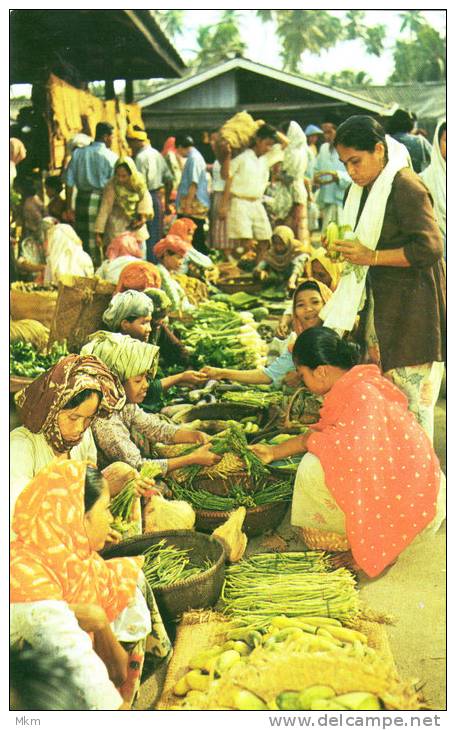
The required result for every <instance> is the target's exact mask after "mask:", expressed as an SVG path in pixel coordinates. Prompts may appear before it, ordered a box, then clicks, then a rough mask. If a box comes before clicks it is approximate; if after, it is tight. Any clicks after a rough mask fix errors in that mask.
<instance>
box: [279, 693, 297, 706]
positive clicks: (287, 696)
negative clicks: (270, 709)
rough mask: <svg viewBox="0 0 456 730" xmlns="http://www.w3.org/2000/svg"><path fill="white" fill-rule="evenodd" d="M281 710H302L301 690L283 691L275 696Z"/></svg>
mask: <svg viewBox="0 0 456 730" xmlns="http://www.w3.org/2000/svg"><path fill="white" fill-rule="evenodd" d="M275 701H276V703H277V707H278V708H279V710H300V709H301V706H300V704H299V692H281V693H280V694H279V695H277V697H276V698H275Z"/></svg>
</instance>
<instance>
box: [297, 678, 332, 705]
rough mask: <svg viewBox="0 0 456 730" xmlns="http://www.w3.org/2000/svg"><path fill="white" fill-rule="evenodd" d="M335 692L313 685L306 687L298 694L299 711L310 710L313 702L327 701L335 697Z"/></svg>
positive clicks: (329, 688) (330, 688) (324, 686)
mask: <svg viewBox="0 0 456 730" xmlns="http://www.w3.org/2000/svg"><path fill="white" fill-rule="evenodd" d="M335 694H336V693H335V692H334V690H333V688H332V687H328V686H326V685H318V684H316V685H314V686H313V687H306V689H303V690H302V691H301V692H300V693H299V707H298V709H299V710H310V708H311V705H312V703H313V702H316V701H317V700H329V699H331V697H334V696H335Z"/></svg>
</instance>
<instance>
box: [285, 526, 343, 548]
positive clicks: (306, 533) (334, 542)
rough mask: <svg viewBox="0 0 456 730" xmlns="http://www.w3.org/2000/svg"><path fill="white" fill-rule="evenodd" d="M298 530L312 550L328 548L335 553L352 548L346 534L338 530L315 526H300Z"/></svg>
mask: <svg viewBox="0 0 456 730" xmlns="http://www.w3.org/2000/svg"><path fill="white" fill-rule="evenodd" d="M297 531H298V533H299V535H300V536H301V538H302V540H303V541H304V542H305V544H306V545H307V547H308V548H310V549H311V550H327V551H328V552H333V553H344V552H346V551H347V550H350V543H349V542H348V540H347V538H346V537H345V535H340V534H339V533H337V532H328V531H327V530H317V529H316V528H314V527H299V528H298V529H297Z"/></svg>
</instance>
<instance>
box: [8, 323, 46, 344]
mask: <svg viewBox="0 0 456 730" xmlns="http://www.w3.org/2000/svg"><path fill="white" fill-rule="evenodd" d="M48 339H49V328H48V327H45V325H44V324H42V323H41V322H38V321H37V320H36V319H18V320H16V321H12V320H11V321H10V342H17V341H18V340H22V342H30V343H31V344H32V345H33V346H34V347H36V349H37V350H38V352H41V351H42V350H44V349H45V347H46V345H47V343H48Z"/></svg>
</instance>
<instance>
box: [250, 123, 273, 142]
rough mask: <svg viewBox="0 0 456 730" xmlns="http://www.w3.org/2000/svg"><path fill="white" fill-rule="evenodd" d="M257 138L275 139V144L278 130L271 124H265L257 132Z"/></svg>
mask: <svg viewBox="0 0 456 730" xmlns="http://www.w3.org/2000/svg"><path fill="white" fill-rule="evenodd" d="M255 137H256V138H257V139H273V140H274V142H275V141H276V140H277V129H276V128H275V127H273V126H271V124H263V125H262V126H261V127H260V128H259V129H258V130H257V132H256V134H255Z"/></svg>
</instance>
